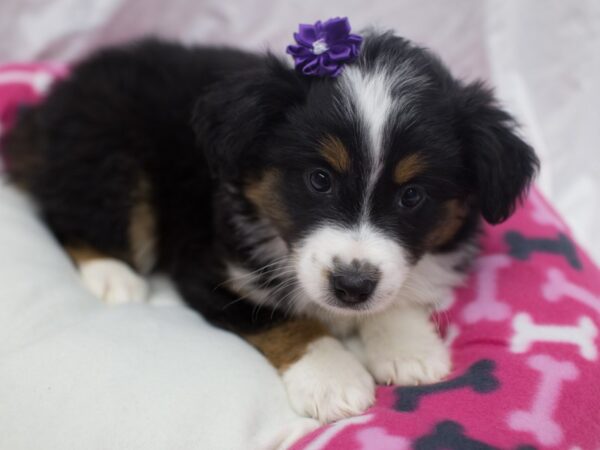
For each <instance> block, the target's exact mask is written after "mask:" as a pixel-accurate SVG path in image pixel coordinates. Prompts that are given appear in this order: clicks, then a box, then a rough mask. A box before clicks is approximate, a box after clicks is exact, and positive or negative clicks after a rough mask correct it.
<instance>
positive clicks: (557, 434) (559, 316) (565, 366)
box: [0, 64, 600, 450]
mask: <svg viewBox="0 0 600 450" xmlns="http://www.w3.org/2000/svg"><path fill="white" fill-rule="evenodd" d="M67 73H68V70H67V69H66V68H65V67H61V66H58V65H52V64H29V65H27V64H25V65H23V64H19V65H10V66H4V67H0V130H3V131H2V133H4V132H6V130H8V129H9V128H10V126H11V124H12V123H13V121H14V118H15V116H16V112H17V111H18V109H19V107H20V105H21V104H23V103H33V102H36V101H39V99H40V95H41V94H43V93H44V92H45V91H46V90H47V89H48V88H49V87H50V86H51V84H52V81H53V80H54V79H56V78H58V77H63V76H65V74H67ZM0 142H1V141H0ZM0 150H1V149H0ZM0 181H1V180H0ZM481 248H482V254H481V257H480V259H479V260H478V262H477V263H476V265H475V267H474V270H473V274H472V276H471V277H470V279H469V280H468V282H467V283H466V285H465V286H463V287H460V288H458V289H456V290H455V292H454V295H453V296H451V297H449V298H448V299H441V303H443V304H444V308H443V309H444V311H443V313H441V314H440V315H438V317H437V320H436V323H437V324H439V325H440V326H441V328H442V332H443V334H444V335H445V336H446V342H447V344H448V345H449V346H451V347H452V354H453V364H454V372H453V373H452V374H451V375H450V376H449V377H448V379H447V380H445V381H444V382H442V383H440V385H441V386H445V387H450V388H451V387H452V386H453V384H452V383H453V380H454V383H456V380H459V381H460V380H462V381H463V382H467V381H469V377H468V376H467V377H466V378H464V376H465V374H468V373H469V368H472V367H473V366H474V365H475V364H476V363H477V362H478V361H490V362H492V364H493V370H492V371H491V372H487V374H488V375H489V374H490V373H491V374H492V375H493V377H494V378H495V379H496V381H497V388H495V389H493V390H489V391H487V392H486V391H485V390H483V391H481V390H480V391H481V392H478V390H477V389H474V388H473V387H472V386H473V384H475V382H473V381H472V380H471V381H469V382H471V385H469V384H468V383H467V384H466V385H465V386H464V387H462V388H456V389H446V390H444V389H441V390H436V389H435V388H434V389H432V388H431V387H429V388H425V389H419V388H421V387H416V389H413V390H412V391H410V390H409V391H408V392H412V393H411V394H409V397H408V398H409V399H410V395H412V396H413V405H416V406H415V407H414V408H413V409H412V410H411V411H398V410H397V409H396V408H395V406H397V403H398V401H399V399H400V398H401V396H400V394H401V392H402V389H398V388H397V387H380V388H379V389H378V392H377V402H376V404H375V405H374V406H373V408H371V409H370V410H369V411H367V413H365V414H364V415H362V416H358V417H352V418H349V419H346V420H342V421H339V422H337V423H334V424H330V425H327V426H324V427H322V428H320V429H318V430H316V431H315V432H313V433H311V434H310V435H308V436H305V437H304V438H302V439H301V440H299V441H298V442H297V443H296V444H294V445H293V446H292V449H293V450H300V449H303V450H307V449H308V450H335V449H345V450H346V449H348V450H352V449H357V450H371V449H387V448H396V449H398V450H404V449H408V448H411V449H415V448H430V449H431V448H433V449H436V448H438V449H440V448H444V449H455V448H459V449H461V450H475V449H477V450H486V449H487V450H489V449H496V448H498V449H503V450H507V449H508V450H534V449H537V450H567V449H568V450H600V448H599V444H600V442H598V440H599V439H598V438H599V436H600V418H598V420H592V419H593V417H594V414H596V415H598V414H600V413H599V412H598V398H600V369H599V364H600V362H599V360H600V358H596V359H595V360H593V358H592V356H593V355H594V350H593V348H596V352H597V345H598V338H596V340H595V341H594V345H595V347H592V346H591V345H590V342H591V337H592V326H590V323H593V327H594V328H595V329H596V330H597V329H598V328H599V326H600V324H599V320H600V272H599V271H598V269H597V268H596V267H595V266H594V264H593V263H592V262H591V261H590V260H589V259H588V258H587V257H586V256H585V253H584V252H582V251H581V249H578V248H577V247H576V245H575V244H574V243H573V241H572V240H571V236H570V233H569V230H568V229H567V227H566V226H565V225H564V223H563V222H562V220H561V219H560V217H559V216H558V215H557V214H556V213H555V212H554V211H553V209H552V207H551V206H550V205H548V204H547V203H546V201H545V200H544V199H543V197H542V196H541V195H539V194H538V193H537V192H536V191H535V190H533V191H532V193H531V196H530V198H529V200H528V201H526V202H525V204H524V205H523V206H522V207H520V208H519V209H518V210H517V212H516V213H515V215H514V216H513V217H512V218H511V219H509V220H508V221H507V222H505V223H503V224H501V225H499V226H495V227H490V226H486V228H485V234H484V235H483V236H482V239H481ZM520 313H525V314H527V315H528V318H529V322H530V323H529V326H531V325H532V324H533V326H535V327H539V326H546V325H557V324H558V325H560V326H574V327H576V329H574V330H571V331H572V332H574V333H575V334H576V335H577V336H578V337H577V338H572V337H568V338H566V339H563V341H562V343H561V342H539V340H535V341H534V339H537V338H538V337H539V336H537V335H536V336H531V335H527V336H528V337H527V338H525V339H522V336H521V337H518V336H517V337H515V333H516V331H515V329H514V327H513V326H514V320H515V316H516V315H517V314H520ZM582 317H585V318H586V319H585V320H583V321H581V320H580V318H582ZM536 330H538V331H539V328H536ZM586 330H587V331H586ZM586 333H587V334H586ZM519 340H520V345H521V347H517V348H519V352H518V353H515V352H513V351H511V348H513V343H514V342H515V341H517V342H518V341H519ZM513 349H514V348H513ZM486 364H487V363H486ZM475 367H479V366H475ZM479 368H480V367H479ZM541 368H543V369H544V370H541ZM461 377H463V378H461ZM575 378H576V379H575ZM459 384H460V383H459ZM455 387H456V385H455ZM438 389H439V386H438ZM397 391H398V393H397ZM224 395H226V394H224ZM415 395H416V397H415ZM405 399H406V397H405ZM414 399H416V400H414ZM574 405H575V406H574ZM596 417H597V416H596ZM583 419H585V420H583ZM557 442H558V443H557ZM427 444H429V445H430V447H426V446H425V447H423V446H424V445H427ZM432 446H433V447H432Z"/></svg>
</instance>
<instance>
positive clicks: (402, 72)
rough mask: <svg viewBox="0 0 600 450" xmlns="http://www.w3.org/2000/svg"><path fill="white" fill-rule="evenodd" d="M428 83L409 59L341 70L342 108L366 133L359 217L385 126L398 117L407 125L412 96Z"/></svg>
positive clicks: (380, 156)
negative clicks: (353, 115)
mask: <svg viewBox="0 0 600 450" xmlns="http://www.w3.org/2000/svg"><path fill="white" fill-rule="evenodd" d="M428 84H429V79H428V78H426V77H424V76H423V75H418V74H417V73H416V71H415V69H414V68H413V65H412V62H411V61H410V60H407V61H406V62H405V63H404V64H403V65H402V66H400V67H391V66H386V65H385V64H379V65H377V66H375V67H369V68H366V67H364V66H360V65H356V66H352V67H348V68H346V69H345V70H344V72H342V75H341V77H340V87H341V89H342V92H343V94H344V101H345V105H344V108H345V110H346V112H349V111H356V112H357V113H358V120H359V123H360V124H361V126H362V127H363V129H364V132H365V133H367V135H368V136H369V147H368V152H369V153H368V154H369V164H370V167H369V168H368V169H367V171H368V179H367V184H366V188H365V192H364V203H363V205H362V217H363V221H365V220H366V218H367V217H368V212H369V209H370V203H371V199H372V196H373V191H374V189H375V186H376V184H377V181H378V179H379V176H380V174H381V170H382V168H383V161H384V158H385V151H386V149H385V146H384V144H385V132H386V126H387V125H388V124H390V123H395V124H396V125H398V121H399V120H402V121H403V122H405V125H406V126H408V125H410V123H412V121H413V120H414V117H415V114H414V108H415V107H416V106H415V102H414V99H415V98H416V97H417V93H418V91H419V90H421V89H424V88H425V87H427V86H428Z"/></svg>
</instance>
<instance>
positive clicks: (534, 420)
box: [508, 355, 579, 445]
mask: <svg viewBox="0 0 600 450" xmlns="http://www.w3.org/2000/svg"><path fill="white" fill-rule="evenodd" d="M527 365H528V366H529V367H531V368H532V369H534V370H536V371H538V372H539V373H540V378H541V379H540V384H539V387H538V389H537V392H536V394H535V396H534V398H533V402H532V405H531V409H530V410H517V411H513V412H512V413H510V414H509V416H508V424H509V426H510V427H511V428H512V429H513V430H517V431H525V432H528V433H531V434H532V435H534V436H535V438H536V439H537V441H538V442H539V443H540V444H542V445H558V444H560V443H561V442H562V440H563V430H562V427H561V426H560V424H558V422H556V420H555V419H554V413H555V411H556V407H557V406H558V401H559V399H560V394H561V390H562V385H563V383H564V382H566V381H573V380H575V379H577V377H578V376H579V371H578V370H577V367H575V365H574V364H573V363H572V362H570V361H558V360H556V359H554V358H552V357H551V356H548V355H534V356H531V357H529V359H528V360H527Z"/></svg>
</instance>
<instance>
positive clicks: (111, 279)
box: [79, 258, 148, 303]
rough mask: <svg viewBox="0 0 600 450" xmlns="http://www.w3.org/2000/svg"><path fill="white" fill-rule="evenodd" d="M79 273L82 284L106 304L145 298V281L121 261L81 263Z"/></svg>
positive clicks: (104, 260)
mask: <svg viewBox="0 0 600 450" xmlns="http://www.w3.org/2000/svg"><path fill="white" fill-rule="evenodd" d="M79 272H80V274H81V279H82V280H83V284H84V285H85V286H86V287H87V288H88V289H89V290H90V291H91V292H92V293H93V294H94V295H96V296H97V297H98V298H100V299H102V300H104V301H106V302H107V303H129V302H139V301H142V300H144V299H145V298H146V294H147V292H148V287H147V284H146V281H145V280H144V278H142V277H141V276H140V275H138V274H137V273H135V272H134V271H133V269H131V268H130V267H129V266H128V265H127V264H125V263H124V262H122V261H118V260H116V259H112V258H102V259H92V260H89V261H85V262H82V263H81V264H80V265H79Z"/></svg>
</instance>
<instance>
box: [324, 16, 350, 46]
mask: <svg viewBox="0 0 600 450" xmlns="http://www.w3.org/2000/svg"><path fill="white" fill-rule="evenodd" d="M323 28H324V30H325V33H326V34H325V36H326V37H325V40H326V42H327V43H328V44H330V45H331V44H335V43H337V42H339V41H342V40H344V39H346V38H347V37H348V33H350V22H349V21H348V18H347V17H336V18H335V19H329V20H328V21H327V22H325V24H324V25H323Z"/></svg>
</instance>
